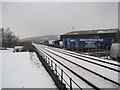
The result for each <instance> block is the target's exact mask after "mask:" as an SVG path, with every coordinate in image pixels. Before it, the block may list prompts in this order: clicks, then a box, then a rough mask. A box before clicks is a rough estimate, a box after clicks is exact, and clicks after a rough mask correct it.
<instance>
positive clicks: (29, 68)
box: [0, 49, 57, 88]
mask: <svg viewBox="0 0 120 90" xmlns="http://www.w3.org/2000/svg"><path fill="white" fill-rule="evenodd" d="M12 51H13V50H12V49H9V50H4V51H0V54H1V53H2V88H57V87H56V85H55V83H54V82H53V80H52V78H51V77H50V76H49V74H48V73H47V71H46V70H45V69H44V67H43V66H42V64H41V62H39V59H38V58H37V57H36V54H35V53H31V52H21V53H20V52H17V53H13V52H12Z"/></svg>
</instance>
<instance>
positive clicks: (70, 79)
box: [70, 77, 72, 90]
mask: <svg viewBox="0 0 120 90" xmlns="http://www.w3.org/2000/svg"><path fill="white" fill-rule="evenodd" d="M70 90H72V78H71V77H70Z"/></svg>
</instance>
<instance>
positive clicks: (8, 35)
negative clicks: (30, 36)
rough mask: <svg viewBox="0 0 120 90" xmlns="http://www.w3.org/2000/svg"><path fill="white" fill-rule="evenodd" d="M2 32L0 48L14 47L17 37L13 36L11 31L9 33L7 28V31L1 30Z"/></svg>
mask: <svg viewBox="0 0 120 90" xmlns="http://www.w3.org/2000/svg"><path fill="white" fill-rule="evenodd" d="M1 32H2V47H5V48H6V47H14V46H15V45H16V44H17V42H18V40H19V38H18V36H15V35H14V34H13V32H12V31H10V29H9V28H7V29H3V28H2V29H1Z"/></svg>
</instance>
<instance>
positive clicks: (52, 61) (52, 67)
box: [51, 60, 53, 69]
mask: <svg viewBox="0 0 120 90" xmlns="http://www.w3.org/2000/svg"><path fill="white" fill-rule="evenodd" d="M51 69H53V61H52V60H51Z"/></svg>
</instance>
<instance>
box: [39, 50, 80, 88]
mask: <svg viewBox="0 0 120 90" xmlns="http://www.w3.org/2000/svg"><path fill="white" fill-rule="evenodd" d="M37 50H38V49H37ZM38 51H39V54H40V55H41V56H42V57H43V58H44V59H45V61H46V62H47V63H48V65H49V66H50V68H51V69H52V70H53V71H55V72H56V73H55V74H56V75H58V76H60V77H61V82H63V81H64V82H65V83H66V85H68V87H70V90H72V89H73V87H72V82H73V83H74V84H75V85H76V86H77V87H78V88H80V89H81V90H82V88H81V87H80V86H79V85H78V84H77V83H76V82H75V81H74V80H72V78H71V77H70V76H69V75H68V74H67V73H66V72H64V71H63V69H61V68H60V67H59V66H58V65H57V64H56V63H55V62H53V61H52V60H51V59H50V58H49V57H48V56H47V55H45V54H44V53H42V51H41V50H38ZM51 62H52V63H51ZM53 64H54V65H55V67H54V66H53ZM57 68H59V69H60V71H61V72H62V75H61V74H60V73H59V72H58V71H57ZM63 74H64V75H66V76H67V77H68V78H69V80H70V84H69V83H68V82H67V81H66V80H65V79H64V78H63Z"/></svg>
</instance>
